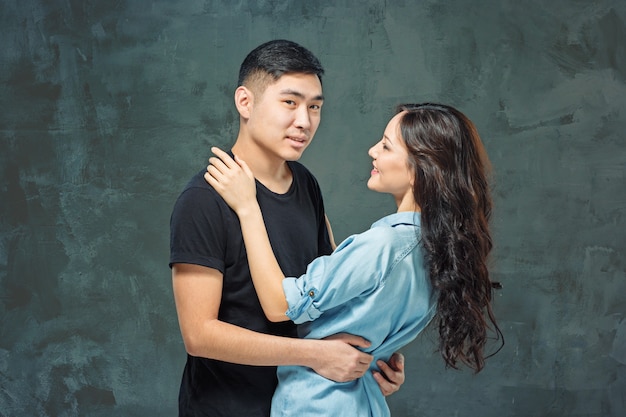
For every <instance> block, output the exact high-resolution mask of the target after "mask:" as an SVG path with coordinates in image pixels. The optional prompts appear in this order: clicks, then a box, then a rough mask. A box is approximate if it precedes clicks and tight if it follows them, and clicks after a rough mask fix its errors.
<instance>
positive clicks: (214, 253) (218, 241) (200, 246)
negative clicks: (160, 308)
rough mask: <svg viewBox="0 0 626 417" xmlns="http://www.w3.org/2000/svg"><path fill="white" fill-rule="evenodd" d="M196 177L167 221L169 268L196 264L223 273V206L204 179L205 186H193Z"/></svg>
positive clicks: (225, 236)
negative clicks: (168, 228)
mask: <svg viewBox="0 0 626 417" xmlns="http://www.w3.org/2000/svg"><path fill="white" fill-rule="evenodd" d="M196 177H197V176H196ZM196 177H194V179H192V181H191V183H190V185H189V186H188V187H187V188H186V189H185V190H184V191H183V192H182V194H181V195H180V196H179V197H178V199H177V201H176V203H175V204H174V209H173V211H172V216H171V218H170V263H169V265H170V267H172V265H173V264H175V263H188V264H195V265H201V266H206V267H209V268H214V269H217V270H219V271H220V272H222V273H224V254H225V248H226V242H227V234H226V231H227V228H228V226H227V225H226V224H225V219H224V209H225V207H224V204H225V203H224V202H223V200H222V199H221V198H220V197H219V196H218V195H217V193H216V192H215V191H214V190H213V189H212V188H211V187H210V186H209V185H208V184H206V183H205V182H204V179H203V178H202V183H204V184H202V183H199V184H198V185H197V186H194V185H193V183H194V181H197V178H196ZM226 209H228V208H227V207H226Z"/></svg>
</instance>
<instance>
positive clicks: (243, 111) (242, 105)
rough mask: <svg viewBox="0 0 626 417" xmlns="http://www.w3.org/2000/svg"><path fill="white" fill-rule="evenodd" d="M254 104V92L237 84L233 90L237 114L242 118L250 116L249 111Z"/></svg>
mask: <svg viewBox="0 0 626 417" xmlns="http://www.w3.org/2000/svg"><path fill="white" fill-rule="evenodd" d="M253 105H254V94H252V91H250V90H249V89H248V88H247V87H244V86H242V85H241V86H239V87H237V89H236V90H235V107H237V111H238V112H239V115H240V116H241V117H243V118H244V119H249V118H250V112H251V111H252V106H253Z"/></svg>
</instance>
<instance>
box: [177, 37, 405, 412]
mask: <svg viewBox="0 0 626 417" xmlns="http://www.w3.org/2000/svg"><path fill="white" fill-rule="evenodd" d="M323 72H324V70H323V68H322V66H321V64H320V62H319V60H318V59H317V58H316V57H315V56H314V55H313V54H312V53H311V52H310V51H308V50H307V49H305V48H303V47H302V46H300V45H298V44H296V43H293V42H290V41H284V40H278V41H271V42H267V43H265V44H263V45H261V46H259V47H257V48H256V49H255V50H253V51H252V52H250V54H248V56H247V57H246V59H245V60H244V62H243V63H242V65H241V68H240V72H239V87H238V88H237V90H236V91H235V105H236V107H237V110H238V112H239V115H240V127H239V133H238V136H237V140H236V142H235V144H234V145H233V148H232V153H234V154H236V155H238V156H239V157H241V158H242V159H244V160H246V161H247V162H248V165H249V166H250V168H251V170H252V172H253V173H254V175H255V177H256V179H257V198H258V200H259V204H260V206H261V209H262V211H263V215H264V217H265V221H266V225H267V229H268V233H269V236H270V240H271V242H272V246H273V250H274V252H275V254H276V257H277V259H278V261H279V264H280V265H281V268H282V270H283V271H284V272H285V274H286V275H288V276H299V275H301V274H302V273H303V272H304V271H305V268H306V265H307V264H308V263H309V262H310V261H311V260H312V259H314V258H316V257H318V256H320V255H325V254H328V253H330V252H331V251H332V249H333V244H331V241H332V238H331V235H330V234H329V230H330V229H329V225H328V224H327V221H326V216H325V212H324V204H323V201H322V196H321V192H320V189H319V186H318V184H317V181H316V180H315V178H314V177H313V175H312V174H311V173H310V172H309V171H308V170H307V169H306V168H304V166H302V165H301V164H299V163H298V162H295V161H297V160H298V159H299V158H300V157H301V156H302V153H303V152H304V150H305V149H306V147H307V146H308V145H309V144H310V142H311V140H312V139H313V136H314V134H315V132H316V130H317V127H318V126H319V123H320V115H321V107H322V104H323V101H324V97H323V95H322V84H321V75H322V74H323ZM203 174H204V170H202V171H201V172H199V173H198V174H197V175H196V176H194V177H193V178H192V179H191V181H190V182H189V184H188V185H187V186H186V188H185V190H184V191H183V192H182V194H181V195H180V197H179V198H178V200H177V202H176V204H175V206H174V210H173V213H172V219H171V242H170V244H171V254H170V266H171V267H172V280H173V288H174V298H175V302H176V309H177V313H178V318H179V324H180V328H181V333H182V336H183V340H184V343H185V348H186V350H187V353H188V355H187V364H186V366H185V370H184V374H183V379H182V383H181V388H180V395H179V413H180V416H246V417H253V416H263V417H266V416H268V415H269V408H270V403H271V397H272V394H273V392H274V390H275V388H276V383H277V381H276V368H275V367H276V366H277V365H300V366H307V367H310V368H312V369H313V370H315V371H316V372H317V373H318V374H320V375H322V376H324V377H326V378H329V379H332V380H335V381H338V382H342V381H349V380H352V379H355V378H358V377H360V376H362V375H363V374H364V373H365V372H366V371H367V369H368V367H369V364H370V362H371V360H372V357H371V356H370V355H368V354H366V353H364V352H361V351H360V350H358V349H356V347H367V345H368V342H367V341H365V340H363V339H362V338H360V337H358V336H352V335H337V336H335V337H332V338H328V339H326V340H310V339H309V340H304V339H298V338H297V337H296V327H295V325H294V324H293V323H291V322H283V323H272V322H270V321H268V320H267V319H266V317H265V315H264V314H263V310H262V309H261V306H260V304H259V301H258V298H257V296H256V292H255V290H254V286H253V284H252V280H251V277H250V271H249V269H248V263H247V258H246V252H245V245H244V242H243V237H242V235H241V228H240V226H239V222H238V219H237V216H236V215H235V213H234V212H232V210H230V209H229V208H228V206H227V205H226V203H225V202H224V201H223V200H222V198H221V197H219V195H218V194H217V193H216V192H215V191H214V190H213V189H212V188H211V187H210V186H209V185H208V184H207V183H206V182H205V180H204V177H203ZM402 361H403V358H402V356H401V355H398V356H395V357H394V358H392V361H391V366H389V365H388V364H385V363H382V362H379V363H378V366H379V367H380V369H381V371H382V374H384V376H383V375H382V374H381V373H378V372H377V373H375V376H376V378H377V381H378V382H379V385H380V387H381V390H382V391H383V393H385V394H389V393H391V392H394V391H395V390H397V389H398V386H399V385H400V384H402V383H403V381H404V371H403V365H402ZM385 376H386V378H385Z"/></svg>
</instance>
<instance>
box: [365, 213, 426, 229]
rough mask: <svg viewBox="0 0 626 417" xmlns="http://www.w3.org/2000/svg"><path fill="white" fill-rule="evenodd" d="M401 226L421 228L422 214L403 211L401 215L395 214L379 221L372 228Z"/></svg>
mask: <svg viewBox="0 0 626 417" xmlns="http://www.w3.org/2000/svg"><path fill="white" fill-rule="evenodd" d="M399 224H408V225H411V226H419V224H420V213H417V212H414V211H402V212H400V213H393V214H390V215H388V216H385V217H383V218H382V219H379V220H377V221H375V222H374V224H372V227H381V226H391V227H394V226H397V225H399Z"/></svg>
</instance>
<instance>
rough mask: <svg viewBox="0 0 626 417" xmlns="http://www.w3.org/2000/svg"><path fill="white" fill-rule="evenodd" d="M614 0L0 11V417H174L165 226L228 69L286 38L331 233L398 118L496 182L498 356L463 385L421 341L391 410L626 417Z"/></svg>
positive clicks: (204, 147)
mask: <svg viewBox="0 0 626 417" xmlns="http://www.w3.org/2000/svg"><path fill="white" fill-rule="evenodd" d="M625 22H626V3H625V2H624V1H623V0H613V1H573V0H572V1H569V0H554V1H551V2H544V1H541V2H540V1H517V0H516V1H510V0H504V1H503V0H484V1H473V2H469V1H465V0H446V1H441V0H439V1H421V2H418V1H408V0H407V1H374V0H366V1H347V0H343V1H341V0H320V1H315V2H297V1H286V0H282V1H281V0H266V1H248V0H239V1H234V2H232V1H226V0H221V1H220V0H181V1H177V2H174V1H166V0H154V1H146V0H119V1H118V0H116V1H104V0H98V1H96V0H85V1H75V0H0V40H1V45H2V48H0V81H1V84H0V88H1V90H0V416H3V417H8V416H151V417H153V416H172V415H174V414H175V407H176V405H175V404H176V396H177V390H178V384H179V380H180V374H181V371H182V366H183V361H184V355H185V353H184V348H183V345H182V341H181V338H180V334H179V331H178V324H177V321H176V316H175V310H174V305H173V299H172V291H171V282H170V271H169V269H168V267H167V261H168V236H169V230H168V223H169V214H170V210H171V208H172V204H173V202H174V200H175V198H176V196H177V195H178V193H179V192H180V190H181V188H182V187H183V186H184V184H185V183H186V182H187V180H188V178H189V177H190V176H191V175H192V174H194V173H195V172H196V171H197V170H198V169H200V168H201V167H202V166H204V165H205V163H206V160H207V158H208V156H209V150H208V147H209V146H210V145H211V144H217V145H221V146H228V145H229V144H230V143H232V140H233V139H234V133H235V132H236V128H237V118H236V112H235V110H234V106H233V104H232V94H233V91H234V89H235V87H236V85H235V84H236V78H237V77H236V75H237V71H238V65H239V63H240V62H241V60H242V59H243V58H244V56H245V54H246V53H247V52H248V51H249V50H251V49H252V48H253V47H255V46H256V45H258V44H260V43H261V42H264V41H266V40H269V39H272V38H289V39H292V40H295V41H298V42H301V43H302V44H303V45H305V46H307V47H308V48H310V49H311V50H313V51H314V52H315V53H316V54H317V55H318V56H319V57H320V59H321V60H322V62H323V64H324V65H325V67H326V69H327V75H326V77H325V80H324V87H325V91H324V93H325V96H326V97H327V101H326V104H325V105H324V111H323V114H324V115H323V122H322V127H321V128H320V130H319V131H318V134H317V136H316V139H315V142H314V144H313V145H312V146H311V147H310V148H309V150H308V151H307V154H306V155H305V157H304V162H305V163H306V165H307V166H309V168H310V169H311V170H312V171H313V172H314V173H315V174H316V175H317V176H318V178H319V180H320V183H321V186H322V189H323V191H324V193H325V198H326V203H327V210H328V214H329V216H330V218H331V220H332V222H333V225H334V229H335V234H336V237H337V238H338V240H340V239H343V238H345V237H346V236H347V235H349V234H351V233H353V232H358V231H361V230H363V229H365V228H367V227H368V226H369V224H370V223H371V222H372V221H373V220H375V219H377V218H378V217H380V216H382V215H384V214H387V213H389V212H390V211H392V210H393V203H392V201H391V200H390V199H389V198H387V197H384V196H380V195H376V194H374V193H371V192H369V191H368V190H367V189H366V187H365V180H366V179H367V178H368V173H369V168H370V165H369V164H370V160H369V158H368V157H367V154H366V150H367V148H368V147H369V146H370V145H371V144H372V143H373V142H375V141H376V140H377V139H378V138H379V137H380V135H381V133H382V131H383V128H384V126H385V124H386V122H387V120H388V118H389V117H390V115H391V109H392V106H393V105H395V104H396V103H398V102H403V101H413V102H415V101H417V102H420V101H426V100H434V101H440V102H445V103H449V104H452V105H455V106H457V107H459V108H460V109H461V110H462V111H464V112H465V113H466V114H467V115H468V116H469V117H470V118H472V119H473V120H474V121H475V123H476V124H477V126H478V129H479V132H480V133H481V135H482V137H483V139H484V142H485V143H486V146H487V149H488V152H489V153H490V156H491V158H492V162H493V165H494V168H495V174H494V180H495V181H494V190H495V203H496V206H495V217H494V222H493V226H494V232H495V245H496V247H495V251H494V256H493V259H492V270H493V273H494V276H495V278H496V279H498V280H500V281H502V283H503V286H504V288H503V289H502V290H501V291H499V292H498V294H497V296H496V300H495V309H496V313H497V316H498V318H499V320H500V324H501V326H502V329H503V331H504V333H505V336H506V341H507V344H506V347H505V349H504V350H503V351H502V352H500V353H499V354H498V355H497V356H495V357H494V358H492V359H491V360H490V361H489V362H488V366H487V368H486V369H485V371H484V372H483V373H481V374H479V375H477V376H474V375H472V374H471V373H470V372H468V371H467V370H466V371H462V372H458V371H452V370H444V367H443V363H442V361H441V360H440V358H439V357H438V355H437V354H435V353H433V351H434V348H435V345H434V343H433V335H432V334H425V335H424V336H423V337H421V338H419V340H417V341H416V342H414V343H413V344H412V345H411V346H409V347H407V348H406V349H405V354H406V356H407V382H406V383H405V385H404V386H403V388H402V390H401V392H399V393H397V394H395V395H393V396H392V397H391V398H390V399H389V403H390V406H391V408H392V412H393V414H394V416H396V417H401V416H433V417H435V416H482V417H491V416H493V417H502V416H593V417H595V416H614V417H619V416H625V415H626V399H625V392H626V321H625V318H626V317H625V314H626V306H625V301H624V294H626V280H625V270H626V265H625V259H624V256H625V252H626V239H625V232H624V230H625V223H626V217H625V213H626V187H625V186H626V149H625V145H626V140H625V134H624V132H625V131H626V25H625Z"/></svg>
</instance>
